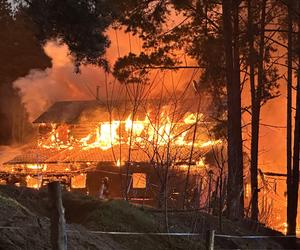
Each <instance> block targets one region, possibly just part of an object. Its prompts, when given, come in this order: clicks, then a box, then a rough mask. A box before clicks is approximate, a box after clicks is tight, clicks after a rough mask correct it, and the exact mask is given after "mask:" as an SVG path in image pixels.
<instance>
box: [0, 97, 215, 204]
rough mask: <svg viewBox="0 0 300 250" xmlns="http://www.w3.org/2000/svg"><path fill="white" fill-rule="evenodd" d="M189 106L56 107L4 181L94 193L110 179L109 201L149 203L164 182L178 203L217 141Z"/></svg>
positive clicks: (4, 173)
mask: <svg viewBox="0 0 300 250" xmlns="http://www.w3.org/2000/svg"><path fill="white" fill-rule="evenodd" d="M194 106H195V105H190V106H188V105H178V106H176V107H175V106H174V105H165V104H164V103H162V102H158V101H157V100H147V101H144V102H140V103H139V104H138V105H136V103H133V102H131V101H126V100H125V101H112V102H106V103H103V102H101V101H99V100H90V101H61V102H56V103H54V104H53V105H52V106H51V107H50V108H49V109H48V110H46V111H45V112H44V113H43V114H41V115H40V116H39V117H38V118H37V119H36V120H35V121H34V124H35V126H36V127H37V130H38V138H37V139H36V140H35V141H34V142H32V143H30V144H28V145H26V149H25V150H24V153H23V154H20V155H17V156H16V157H14V158H13V159H11V160H9V161H7V162H6V163H5V164H3V166H2V170H1V177H2V179H3V180H5V181H6V182H7V183H19V184H20V185H26V186H28V187H33V188H40V187H42V186H43V185H45V184H46V183H48V182H50V181H52V180H60V181H62V182H63V183H64V184H65V185H66V187H67V188H68V189H77V190H81V191H84V192H87V193H88V194H90V195H98V193H99V188H100V185H101V181H102V180H103V178H106V177H108V179H109V185H110V187H109V191H110V196H111V197H112V198H120V197H124V196H126V197H127V196H128V197H129V198H130V199H133V200H141V199H142V200H143V201H150V203H151V202H154V200H155V197H159V194H161V193H163V192H164V189H165V188H166V182H168V189H169V190H170V191H169V193H170V194H169V196H170V200H173V201H174V202H175V201H176V200H178V198H179V196H180V194H181V193H182V192H183V188H184V186H185V185H184V183H185V181H186V176H187V172H188V175H190V179H189V181H190V183H193V184H192V185H189V189H193V188H195V186H199V180H200V179H201V173H206V169H207V166H208V158H209V154H210V151H211V146H213V145H216V144H219V143H220V141H218V140H212V139H211V138H210V137H209V133H208V132H207V131H208V126H209V122H207V121H205V118H204V115H203V114H202V113H201V112H199V109H197V110H195V107H194ZM187 107H188V108H187ZM200 111H201V110H200ZM201 183H202V179H201ZM201 185H202V184H201ZM200 188H201V187H200Z"/></svg>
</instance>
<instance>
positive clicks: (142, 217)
mask: <svg viewBox="0 0 300 250" xmlns="http://www.w3.org/2000/svg"><path fill="white" fill-rule="evenodd" d="M63 203H64V207H65V215H66V221H67V230H68V233H67V239H68V249H103V250H106V249H107V250H108V249H130V250H135V249H136V250H137V249H143V250H148V249H149V250H150V249H162V250H163V249H178V250H180V249H182V250H183V249H190V250H193V249H204V248H205V237H206V236H205V233H206V231H207V230H209V229H216V230H217V233H218V218H216V217H214V216H211V215H208V214H206V213H203V212H189V213H187V212H176V213H168V216H167V217H166V216H165V214H164V213H162V212H158V211H156V210H154V209H153V208H149V207H138V206H135V205H131V204H128V203H127V202H125V201H120V200H118V201H116V200H112V201H106V202H100V201H98V200H96V199H94V198H91V197H87V196H83V195H80V194H76V193H69V192H65V193H64V194H63ZM48 204H49V203H48V194H47V190H46V189H42V190H39V191H38V190H32V189H27V188H17V187H9V186H0V209H1V213H0V230H1V233H0V249H51V247H50V233H49V231H50V221H49V218H48V217H49V206H48ZM166 219H167V220H166ZM166 222H167V224H168V230H169V231H170V232H195V233H199V234H201V235H200V236H192V237H187V236H176V237H175V236H170V237H167V236H157V235H103V234H96V233H93V232H91V231H122V232H124V231H126V232H166ZM222 225H223V231H222V233H223V234H231V235H249V234H250V235H253V234H254V233H253V230H254V228H253V225H247V223H245V222H242V223H241V222H239V223H232V222H230V221H227V220H225V219H223V224H222ZM7 227H9V228H7ZM11 227H14V228H11ZM255 234H258V235H259V234H262V235H280V233H278V232H274V231H272V230H270V229H267V228H263V227H256V228H255ZM281 243H282V241H281ZM283 243H284V244H285V245H284V246H283V245H280V244H279V243H278V242H276V241H273V240H265V239H261V240H252V239H251V240H245V239H243V240H241V239H224V238H216V240H215V246H216V249H236V248H239V249H288V248H289V243H290V242H283Z"/></svg>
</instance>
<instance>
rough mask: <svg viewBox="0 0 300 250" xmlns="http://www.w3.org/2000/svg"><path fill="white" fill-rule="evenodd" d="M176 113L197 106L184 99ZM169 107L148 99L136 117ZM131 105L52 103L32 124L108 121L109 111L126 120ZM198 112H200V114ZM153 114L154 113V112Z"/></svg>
mask: <svg viewBox="0 0 300 250" xmlns="http://www.w3.org/2000/svg"><path fill="white" fill-rule="evenodd" d="M208 103H209V102H208V101H206V100H203V101H202V105H201V110H202V111H204V112H205V113H207V112H208V109H207V105H208ZM176 105H177V108H176V113H178V114H184V113H186V112H196V109H197V105H195V100H194V99H186V100H183V101H181V102H178V103H177V104H176ZM164 106H170V108H171V110H172V109H173V107H174V103H172V102H169V103H168V100H164V101H161V100H157V99H150V100H145V101H143V102H142V103H141V104H140V105H139V107H138V108H137V111H136V114H137V116H136V117H139V118H144V117H145V114H146V112H147V110H148V109H150V110H152V111H153V110H158V109H159V108H161V107H164ZM132 107H133V104H132V102H131V101H130V100H121V99H117V100H113V101H111V102H110V103H109V104H107V103H105V102H103V101H100V100H86V101H59V102H56V103H54V104H53V105H52V106H50V108H48V109H47V110H46V111H45V112H44V113H43V114H41V115H40V116H39V117H38V118H37V119H36V120H35V121H33V123H66V124H77V123H80V121H88V122H91V121H97V122H98V121H99V118H100V120H101V121H103V122H104V121H110V118H111V117H109V112H108V110H109V109H110V111H111V113H112V117H113V119H115V120H120V119H124V118H125V119H126V118H127V117H128V115H130V114H131V112H132ZM201 110H200V112H201ZM154 113H155V112H154Z"/></svg>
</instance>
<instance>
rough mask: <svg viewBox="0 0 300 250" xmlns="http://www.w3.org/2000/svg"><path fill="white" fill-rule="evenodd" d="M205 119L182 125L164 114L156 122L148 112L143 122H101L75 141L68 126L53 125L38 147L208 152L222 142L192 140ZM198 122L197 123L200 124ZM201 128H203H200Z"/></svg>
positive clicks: (194, 117)
mask: <svg viewBox="0 0 300 250" xmlns="http://www.w3.org/2000/svg"><path fill="white" fill-rule="evenodd" d="M202 117H203V115H202V114H200V115H198V116H197V115H196V114H195V113H188V114H186V115H185V116H184V117H183V119H181V121H176V122H174V119H172V117H170V116H169V115H167V114H165V113H164V112H162V113H161V114H160V115H159V117H158V118H157V117H156V119H154V120H153V119H151V118H150V112H148V113H147V114H146V115H145V117H144V119H136V120H133V119H132V115H129V116H128V117H127V118H126V119H124V120H112V121H110V122H99V123H98V126H97V127H96V128H94V130H93V131H91V132H90V133H89V134H88V135H86V136H84V137H83V138H76V139H75V138H74V137H73V135H72V134H71V131H70V129H69V128H68V126H66V125H61V126H58V127H56V126H55V124H53V125H52V131H51V132H50V136H49V137H47V138H42V139H40V140H39V143H38V146H39V147H42V148H60V149H64V148H65V149H72V148H73V147H74V146H79V147H80V148H81V149H83V150H88V149H92V148H100V149H102V150H108V149H111V148H112V147H113V146H115V145H120V144H127V145H130V146H138V147H141V148H146V147H149V146H151V147H152V148H153V147H157V148H158V147H163V146H166V145H169V146H172V147H179V146H181V147H182V146H186V147H190V146H192V145H193V147H195V148H205V147H210V146H213V145H216V144H219V143H220V142H221V141H220V140H211V139H207V138H206V139H203V138H204V137H203V135H201V136H199V135H197V136H196V137H195V139H194V140H193V139H192V136H191V134H192V133H193V131H194V127H195V126H196V125H197V126H198V125H199V123H202V122H203V120H202ZM197 118H198V120H197ZM199 126H200V125H199Z"/></svg>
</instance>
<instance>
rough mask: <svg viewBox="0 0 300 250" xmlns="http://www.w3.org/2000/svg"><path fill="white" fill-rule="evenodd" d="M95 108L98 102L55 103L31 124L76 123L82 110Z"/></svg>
mask: <svg viewBox="0 0 300 250" xmlns="http://www.w3.org/2000/svg"><path fill="white" fill-rule="evenodd" d="M97 106H99V101H96V100H91V101H61V102H56V103H54V104H53V105H52V106H51V107H50V108H49V109H48V110H47V111H45V112H44V113H43V114H41V115H40V116H39V117H38V118H37V119H36V120H35V121H33V123H69V124H72V123H77V122H78V121H79V118H80V116H81V114H82V112H83V111H84V110H86V109H93V108H94V109H95V108H97Z"/></svg>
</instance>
